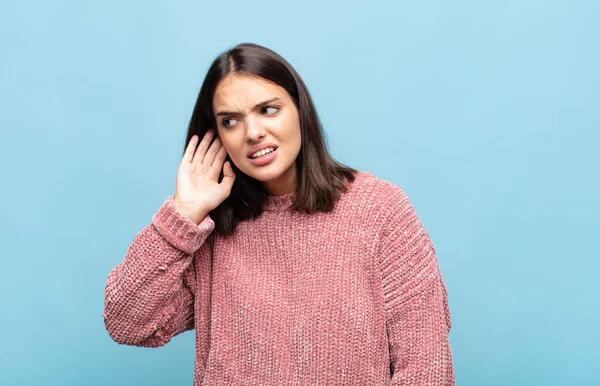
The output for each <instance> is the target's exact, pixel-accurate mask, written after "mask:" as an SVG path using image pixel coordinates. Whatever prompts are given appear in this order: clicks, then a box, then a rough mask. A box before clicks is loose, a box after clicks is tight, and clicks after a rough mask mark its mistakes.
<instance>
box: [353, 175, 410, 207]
mask: <svg viewBox="0 0 600 386" xmlns="http://www.w3.org/2000/svg"><path fill="white" fill-rule="evenodd" d="M354 175H355V180H354V181H353V183H352V184H351V185H350V188H349V190H348V192H349V193H350V195H351V196H352V195H355V197H354V198H356V196H361V197H368V198H369V200H370V201H372V202H373V203H375V204H382V205H386V204H389V203H390V202H391V201H392V202H393V201H397V200H404V199H407V197H406V193H405V192H404V190H403V189H402V188H400V186H398V185H397V184H395V183H393V182H391V181H388V180H385V179H383V178H381V177H377V176H376V175H374V174H373V173H371V172H369V171H362V170H359V171H358V172H357V173H355V174H354Z"/></svg>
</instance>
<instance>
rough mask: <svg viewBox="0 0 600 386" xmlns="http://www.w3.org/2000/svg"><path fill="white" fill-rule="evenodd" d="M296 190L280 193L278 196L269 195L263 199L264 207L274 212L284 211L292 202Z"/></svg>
mask: <svg viewBox="0 0 600 386" xmlns="http://www.w3.org/2000/svg"><path fill="white" fill-rule="evenodd" d="M295 199H296V192H292V193H286V194H282V195H280V196H275V195H269V196H267V199H266V200H265V205H264V209H265V210H270V211H274V212H279V211H284V210H286V209H288V208H289V207H290V206H292V204H293V203H294V200H295Z"/></svg>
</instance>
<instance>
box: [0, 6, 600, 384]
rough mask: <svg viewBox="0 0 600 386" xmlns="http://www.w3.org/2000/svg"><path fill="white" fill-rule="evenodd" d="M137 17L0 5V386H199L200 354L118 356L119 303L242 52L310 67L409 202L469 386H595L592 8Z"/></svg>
mask: <svg viewBox="0 0 600 386" xmlns="http://www.w3.org/2000/svg"><path fill="white" fill-rule="evenodd" d="M123 3H124V2H120V1H96V2H91V1H87V2H76V1H53V2H42V1H38V2H34V1H3V2H2V3H0V44H1V45H0V48H1V50H2V58H1V61H0V66H1V67H0V69H1V71H0V85H1V86H0V90H1V92H0V110H1V113H0V127H1V130H2V137H1V138H2V144H3V146H2V150H3V151H2V152H1V155H0V157H1V159H0V161H1V162H0V170H1V171H2V179H3V180H4V184H3V188H2V189H1V190H0V200H1V202H2V212H3V213H2V216H0V233H1V234H2V268H3V274H2V280H0V300H1V305H0V306H1V309H2V317H1V318H0V326H1V327H2V332H3V338H2V345H1V347H2V349H1V350H0V374H1V375H0V377H1V379H2V383H3V384H6V385H61V386H65V385H83V384H85V385H90V386H93V385H109V384H110V385H142V384H143V385H165V384H169V385H191V384H192V371H193V367H192V366H193V349H194V347H193V332H186V333H184V334H182V335H181V336H179V337H176V338H175V339H173V341H171V342H170V343H169V344H168V345H166V346H164V347H162V348H158V349H143V348H136V347H127V346H120V345H117V344H116V343H114V342H112V341H111V340H110V338H109V336H108V334H107V333H106V331H105V330H104V325H103V319H102V317H101V314H102V312H103V291H104V284H105V281H106V276H107V274H108V272H109V271H110V269H112V268H113V267H114V266H115V265H116V264H117V263H119V262H120V261H121V260H122V258H123V257H124V256H125V253H126V252H127V248H128V246H129V243H130V242H131V241H132V239H133V237H134V236H135V235H136V233H137V232H138V231H139V230H141V229H142V228H143V227H144V226H146V225H147V224H149V223H150V221H151V216H152V215H153V214H154V212H155V211H156V210H157V209H158V207H159V206H160V204H161V203H162V202H163V200H164V198H165V197H166V196H167V195H170V194H172V193H174V189H175V176H176V171H177V166H178V164H179V161H180V158H181V153H182V151H183V144H184V134H185V130H186V125H187V122H188V119H189V116H190V113H191V110H192V107H193V104H194V102H195V98H196V96H197V92H198V90H199V87H200V84H201V82H202V79H203V76H204V74H205V71H206V70H207V68H208V65H209V64H210V62H211V61H212V60H213V58H214V57H215V56H216V55H217V54H219V53H220V52H221V51H223V50H225V49H226V48H229V47H231V46H233V45H235V44H236V43H239V42H243V41H250V42H255V43H259V44H262V45H265V46H267V47H270V48H272V49H274V50H275V51H277V52H279V53H280V54H282V55H283V56H284V57H285V58H287V59H288V60H289V61H290V62H291V63H292V65H294V66H295V67H296V69H297V70H298V72H299V73H300V74H301V75H302V76H303V78H304V80H305V82H306V83H307V85H308V87H309V89H310V91H311V92H312V95H313V97H314V100H315V102H316V104H317V107H318V110H319V113H320V114H321V118H322V120H323V124H324V126H325V129H326V132H327V135H328V139H329V144H330V147H331V151H332V153H333V154H334V156H336V157H337V158H338V159H340V160H341V161H343V162H345V163H347V164H350V165H351V166H354V167H356V168H359V169H362V170H368V171H371V172H372V173H374V174H375V175H378V176H379V177H382V178H385V179H387V180H390V181H392V182H394V183H396V184H397V185H399V186H400V187H402V188H403V189H404V190H405V191H406V193H407V194H408V195H409V197H410V198H411V200H412V202H413V204H414V206H415V208H416V209H417V212H418V214H419V216H420V217H421V220H422V221H423V223H424V224H425V226H426V228H427V229H428V231H429V233H430V235H431V238H432V240H433V241H434V244H435V246H436V250H437V252H438V259H439V262H440V266H441V268H442V272H443V274H444V278H445V281H446V284H447V287H448V292H449V296H450V308H451V313H452V321H453V328H452V332H451V335H450V338H451V344H452V350H453V355H454V361H455V369H456V378H457V384H458V385H464V386H479V385H511V386H517V385H580V386H586V385H598V384H599V383H600V366H598V363H599V362H600V361H599V359H598V358H599V355H598V344H599V343H600V333H599V330H598V325H599V324H600V302H599V300H598V294H599V292H600V291H599V289H600V288H599V284H598V283H599V279H600V277H599V273H598V272H599V270H600V262H599V261H600V259H599V257H600V253H599V252H598V240H600V237H599V236H598V232H599V230H600V221H599V216H600V204H599V197H600V194H599V193H600V183H599V177H598V174H599V172H598V167H599V166H600V157H599V156H598V151H597V146H598V141H599V140H600V135H599V134H598V130H599V129H600V49H599V48H598V47H600V24H599V23H598V20H599V19H600V5H599V4H600V3H598V2H595V1H571V2H568V1H531V0H522V1H514V0H511V1H503V2H495V3H493V4H492V3H490V2H481V1H465V0H457V1H453V2H446V1H422V2H396V1H394V2H392V1H387V2H382V1H369V2H356V3H355V4H352V3H351V2H350V3H348V2H338V4H337V5H334V4H333V2H325V1H301V2H297V1H294V2H247V1H236V0H234V1H229V2H228V4H230V5H226V6H225V5H222V4H224V3H222V2H218V1H214V2H210V3H208V2H199V1H189V2H177V4H170V5H168V4H167V2H141V1H139V2H125V3H126V4H123ZM202 3H204V4H202ZM217 3H219V4H217Z"/></svg>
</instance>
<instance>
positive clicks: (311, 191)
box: [184, 43, 356, 235]
mask: <svg viewBox="0 0 600 386" xmlns="http://www.w3.org/2000/svg"><path fill="white" fill-rule="evenodd" d="M231 73H238V74H245V75H250V76H256V77H260V78H262V79H265V80H267V81H270V82H272V83H275V84H277V85H279V86H280V87H282V88H284V89H285V90H286V91H287V92H288V94H289V95H290V97H291V99H292V100H293V101H294V104H295V105H296V108H297V109H298V116H299V120H300V130H301V145H300V152H299V154H298V157H297V158H296V171H297V173H296V176H297V187H296V197H295V200H294V203H293V204H292V206H291V210H293V211H302V212H305V213H313V212H316V211H323V212H328V211H331V210H332V209H333V207H334V205H335V202H336V201H337V200H338V199H339V197H340V195H341V193H342V192H345V191H346V186H345V180H346V179H347V180H349V181H354V173H355V172H356V170H355V169H353V168H351V167H348V166H345V165H342V164H340V163H338V162H337V161H335V160H334V159H333V157H332V156H331V155H330V154H329V152H328V150H327V147H326V144H325V140H324V137H323V129H322V126H321V122H320V121H319V117H318V115H317V111H316V109H315V106H314V105H313V102H312V99H311V97H310V94H309V93H308V89H307V88H306V85H305V84H304V82H303V81H302V79H301V78H300V75H298V73H297V72H296V71H295V70H294V68H293V67H292V66H291V65H290V64H289V63H288V62H287V61H286V60H285V59H284V58H282V57H281V56H280V55H278V54H277V53H275V52H273V51H272V50H270V49H268V48H266V47H263V46H260V45H257V44H253V43H241V44H238V45H237V46H235V47H233V48H232V49H230V50H228V51H225V52H223V53H222V54H221V55H219V56H218V57H217V58H216V59H215V60H214V61H213V63H212V64H211V66H210V68H209V69H208V72H207V74H206V77H205V78H204V82H203V83H202V87H201V88H200V93H199V95H198V100H197V101H196V105H195V106H194V111H193V113H192V118H191V120H190V123H189V127H188V132H187V138H186V141H185V146H184V149H185V148H187V145H188V143H189V142H190V139H191V138H192V136H193V135H197V136H198V137H199V138H200V139H202V138H203V137H204V134H205V133H206V131H207V130H208V129H209V128H214V131H215V133H217V124H216V120H215V116H214V113H213V105H212V104H213V95H214V92H215V89H216V87H217V85H218V83H219V81H221V80H222V79H223V78H225V77H226V76H227V75H228V74H231ZM184 153H185V150H184ZM227 160H228V161H229V162H230V163H231V166H232V168H233V171H234V173H235V174H236V178H235V182H234V184H233V187H232V189H231V193H230V195H229V197H227V198H226V199H225V200H224V201H223V202H222V203H221V204H220V205H219V206H218V207H217V208H215V209H214V210H213V211H211V212H210V213H209V215H210V217H211V218H212V219H213V221H214V222H215V232H216V233H217V234H219V235H231V234H232V233H233V232H234V230H235V227H236V226H237V224H238V223H239V222H241V221H243V220H246V219H250V218H256V217H258V216H260V214H261V213H262V212H263V210H264V203H265V200H266V198H267V197H268V193H267V192H266V191H265V190H264V189H263V187H262V183H261V181H259V180H256V179H254V178H252V177H250V176H248V175H246V174H244V173H243V172H241V171H240V170H239V169H238V168H237V167H236V166H235V164H234V163H233V162H231V159H230V158H229V156H228V157H227ZM220 178H223V173H222V172H221V177H220Z"/></svg>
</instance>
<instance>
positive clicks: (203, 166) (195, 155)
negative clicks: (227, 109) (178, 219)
mask: <svg viewBox="0 0 600 386" xmlns="http://www.w3.org/2000/svg"><path fill="white" fill-rule="evenodd" d="M213 137H214V132H213V130H208V131H207V132H206V134H205V135H204V138H202V141H201V142H200V144H199V145H198V147H197V148H196V145H197V144H198V136H197V135H194V136H193V137H192V138H191V139H190V142H189V144H188V146H187V148H186V150H185V153H184V155H183V159H182V160H181V164H180V165H179V170H178V171H177V187H176V193H175V197H174V200H173V203H174V205H175V208H177V210H178V211H179V212H180V213H181V214H183V215H184V216H185V217H187V218H189V219H190V220H192V221H193V222H195V223H196V224H199V223H200V222H201V221H202V219H203V218H204V216H206V215H207V214H208V212H210V211H211V210H213V209H215V208H216V207H217V206H219V205H220V204H221V203H222V202H223V201H225V199H226V198H227V197H229V194H230V193H231V188H232V186H233V182H234V181H235V173H234V172H233V169H232V167H231V164H230V162H229V161H227V162H224V161H225V159H226V158H227V150H225V147H224V146H223V144H222V143H221V140H220V139H219V138H216V139H215V140H214V141H213V142H212V144H211V140H212V139H213ZM209 145H210V147H209ZM221 169H223V180H222V181H221V183H219V175H220V173H221Z"/></svg>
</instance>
